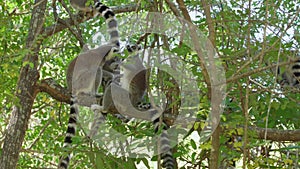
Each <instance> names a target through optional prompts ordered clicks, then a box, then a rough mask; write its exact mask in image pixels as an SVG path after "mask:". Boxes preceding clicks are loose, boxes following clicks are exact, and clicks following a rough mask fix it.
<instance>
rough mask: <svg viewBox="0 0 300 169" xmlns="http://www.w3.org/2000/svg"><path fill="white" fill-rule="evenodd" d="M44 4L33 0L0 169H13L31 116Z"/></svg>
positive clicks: (41, 0) (42, 0) (43, 18)
mask: <svg viewBox="0 0 300 169" xmlns="http://www.w3.org/2000/svg"><path fill="white" fill-rule="evenodd" d="M46 4H47V1H44V0H36V1H35V6H34V8H33V11H32V17H31V21H30V28H29V33H28V38H27V41H26V49H29V52H28V53H27V54H26V56H25V58H24V60H23V64H22V68H21V72H20V77H19V81H18V83H17V88H16V89H17V90H16V94H15V96H16V102H15V105H14V106H13V110H12V114H11V117H10V121H9V124H8V126H7V130H6V133H5V139H4V144H3V149H2V156H1V157H0V169H15V168H16V167H17V163H18V158H19V153H20V149H21V147H22V143H23V140H24V137H25V132H26V129H27V127H28V121H29V118H30V114H31V108H32V105H33V102H34V99H35V95H36V89H35V85H36V83H37V81H38V78H39V74H38V70H37V65H38V52H39V50H40V44H41V41H42V40H40V39H38V36H39V35H40V34H41V33H42V31H43V24H44V21H45V9H46Z"/></svg>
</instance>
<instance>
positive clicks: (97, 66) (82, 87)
mask: <svg viewBox="0 0 300 169" xmlns="http://www.w3.org/2000/svg"><path fill="white" fill-rule="evenodd" d="M86 2H87V0H83V1H79V0H76V1H74V0H71V4H72V5H73V6H74V7H75V8H76V9H79V10H84V11H87V9H88V8H87V7H85V6H83V5H85V3H86ZM89 11H92V12H93V15H94V17H96V16H98V15H101V16H102V17H104V18H105V20H106V24H107V27H108V28H107V32H108V33H109V34H110V40H109V42H108V43H107V44H104V45H101V46H99V47H98V48H96V49H91V50H87V51H85V52H83V53H81V54H80V55H78V56H77V57H76V58H75V59H73V60H72V61H71V63H70V64H69V66H68V69H67V85H68V88H69V90H71V92H72V98H71V108H70V117H69V122H68V128H67V133H66V137H65V140H64V147H70V146H71V144H72V138H73V137H74V135H75V133H76V123H77V116H78V99H77V96H78V95H80V94H89V95H91V96H93V97H95V96H97V95H98V92H97V91H98V88H99V87H100V85H101V82H102V77H103V76H106V77H107V76H111V78H114V74H113V73H114V72H113V71H114V69H117V67H114V65H113V64H112V66H113V67H112V66H111V65H107V64H111V63H114V61H113V62H112V61H111V60H118V58H117V57H116V56H115V55H114V54H115V53H118V52H119V48H120V42H119V32H118V26H117V20H116V18H115V14H114V12H113V11H112V10H111V9H110V8H109V7H107V6H105V5H103V4H102V3H100V2H97V3H95V6H94V7H91V8H90V9H89ZM105 69H106V70H105ZM70 158H71V155H70V154H69V155H67V156H64V157H61V159H60V162H59V167H58V168H59V169H66V168H68V165H69V162H70Z"/></svg>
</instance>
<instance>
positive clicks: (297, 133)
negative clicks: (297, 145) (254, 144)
mask: <svg viewBox="0 0 300 169" xmlns="http://www.w3.org/2000/svg"><path fill="white" fill-rule="evenodd" d="M248 130H249V132H250V131H251V130H252V131H253V132H254V134H255V137H257V138H258V139H261V140H264V139H267V140H272V141H293V142H299V141H300V130H299V129H298V130H279V129H270V128H268V129H266V128H259V127H249V129H248ZM266 133H267V137H266V138H265V134H266Z"/></svg>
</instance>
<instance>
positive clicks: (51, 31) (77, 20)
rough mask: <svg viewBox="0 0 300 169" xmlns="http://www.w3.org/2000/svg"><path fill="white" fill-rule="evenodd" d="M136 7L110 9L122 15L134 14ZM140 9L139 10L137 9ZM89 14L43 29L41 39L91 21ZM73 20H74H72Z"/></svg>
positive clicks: (79, 14) (81, 14) (76, 16)
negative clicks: (126, 13)
mask: <svg viewBox="0 0 300 169" xmlns="http://www.w3.org/2000/svg"><path fill="white" fill-rule="evenodd" d="M137 8H138V7H137V6H136V5H126V6H122V7H112V10H113V11H114V12H115V13H116V14H118V13H124V12H134V11H136V9H137ZM138 9H140V8H138ZM92 18H93V17H92V15H91V13H88V12H87V13H81V12H79V13H78V14H76V15H74V16H73V17H72V18H67V19H64V20H63V23H55V24H54V25H52V26H49V27H47V28H46V29H45V31H44V32H43V38H47V37H49V36H52V35H54V34H56V33H58V32H60V31H62V30H64V29H66V28H68V27H70V26H74V25H75V23H76V24H80V23H83V22H85V21H87V20H90V19H92ZM73 19H74V20H73Z"/></svg>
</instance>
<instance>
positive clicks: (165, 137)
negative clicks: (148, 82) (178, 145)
mask: <svg viewBox="0 0 300 169" xmlns="http://www.w3.org/2000/svg"><path fill="white" fill-rule="evenodd" d="M151 107H152V106H151V104H150V103H142V102H139V103H138V105H137V108H138V109H139V110H150V109H151ZM152 123H153V126H154V132H155V133H158V132H159V131H160V128H161V129H162V131H161V134H160V136H159V143H158V149H159V151H158V152H159V153H160V155H161V160H162V161H163V163H162V167H163V168H166V169H174V168H175V159H174V158H173V155H172V154H173V153H172V151H171V144H170V138H169V134H168V131H167V130H168V128H169V127H168V125H167V123H165V121H164V120H163V121H162V122H161V121H160V118H157V119H155V120H153V122H152Z"/></svg>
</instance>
